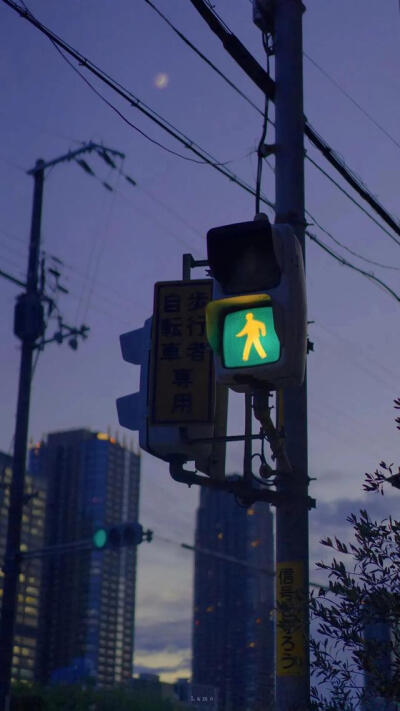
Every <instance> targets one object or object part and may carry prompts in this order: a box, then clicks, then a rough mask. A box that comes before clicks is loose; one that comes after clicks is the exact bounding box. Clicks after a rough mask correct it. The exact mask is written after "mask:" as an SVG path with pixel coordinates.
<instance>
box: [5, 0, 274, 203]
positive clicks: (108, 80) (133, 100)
mask: <svg viewBox="0 0 400 711" xmlns="http://www.w3.org/2000/svg"><path fill="white" fill-rule="evenodd" d="M2 2H3V3H5V4H6V5H8V6H9V7H11V8H12V9H13V10H15V11H16V12H18V14H19V15H21V17H23V18H24V19H26V20H27V21H28V22H30V23H31V24H32V25H34V26H35V27H36V28H37V29H38V30H39V31H40V32H42V33H43V34H45V35H46V36H47V37H48V38H49V39H50V41H51V42H55V43H56V44H57V45H58V46H59V47H61V48H62V49H63V50H64V51H65V52H67V54H69V55H70V56H72V57H73V58H74V59H75V60H76V61H77V62H79V64H80V65H82V66H84V67H86V69H88V71H89V72H91V73H92V74H94V75H95V76H96V77H97V78H98V79H100V80H101V81H102V82H103V83H105V84H106V85H107V86H108V87H110V88H111V89H113V91H115V92H116V93H117V94H119V96H121V97H122V98H123V99H125V100H126V101H128V103H129V104H130V105H131V106H133V107H135V108H136V109H138V110H139V111H140V112H141V113H143V114H144V115H145V116H147V117H148V118H149V119H150V120H151V121H153V122H154V123H156V124H157V125H158V126H159V127H160V128H162V129H163V130H164V131H166V133H168V134H169V135H170V136H172V137H173V138H175V139H176V140H177V141H178V142H179V143H181V144H182V145H184V146H185V148H187V149H188V150H190V151H192V152H193V153H194V154H195V155H197V156H198V157H199V158H201V159H202V160H203V161H204V163H207V164H208V165H210V166H211V167H213V168H214V169H215V170H217V171H218V172H220V173H222V175H224V176H225V177H227V178H228V179H229V180H230V181H231V182H233V183H236V184H237V185H239V186H240V187H241V188H243V190H246V192H248V193H250V194H251V195H255V190H254V189H253V188H252V187H251V186H250V185H248V184H247V183H246V182H245V181H244V180H242V179H241V178H238V176H237V175H235V174H234V173H232V171H230V170H229V169H228V168H226V167H225V166H224V165H222V164H221V163H219V161H217V160H216V159H215V158H214V157H213V156H211V154H210V153H208V151H205V150H204V149H203V148H201V146H199V145H198V144H197V143H195V142H194V141H192V140H191V139H190V138H189V137H188V136H186V135H185V134H183V133H182V132H181V131H180V130H179V129H177V128H176V127H175V126H173V124H171V123H170V122H169V121H167V120H166V119H164V118H163V117H162V116H161V115H160V114H158V113H157V112H156V111H154V110H153V109H151V108H150V107H149V106H148V105H146V104H145V103H144V102H143V101H141V99H139V98H138V97H137V96H135V95H134V94H133V93H132V92H130V91H129V90H127V89H125V88H124V87H123V86H122V85H121V84H119V82H117V81H116V80H114V79H113V78H112V77H110V76H109V75H108V74H106V73H105V72H104V71H103V70H101V69H100V68H99V67H97V66H96V65H95V64H94V63H93V62H91V61H90V60H89V59H87V58H86V57H84V56H83V55H82V54H81V53H80V52H78V51H77V50H75V49H73V48H72V47H71V46H70V45H68V44H67V43H66V42H65V41H64V40H62V39H61V38H60V37H58V36H57V35H56V34H55V33H54V32H52V31H51V30H49V29H48V28H47V27H45V25H43V24H42V23H41V22H39V20H37V19H36V18H35V17H34V15H32V14H31V13H30V12H29V11H27V10H24V9H23V8H21V7H19V6H18V5H17V4H16V3H15V2H13V0H2ZM261 200H262V201H263V202H264V203H265V204H266V205H268V206H269V207H271V208H273V207H274V206H273V203H272V202H270V201H269V200H268V199H267V198H266V197H265V196H262V197H261Z"/></svg>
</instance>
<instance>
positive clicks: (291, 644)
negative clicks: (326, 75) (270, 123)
mask: <svg viewBox="0 0 400 711" xmlns="http://www.w3.org/2000/svg"><path fill="white" fill-rule="evenodd" d="M253 3H254V5H253V7H254V20H255V22H256V23H257V24H258V26H259V27H260V28H261V29H262V31H263V32H265V33H270V34H272V37H273V47H274V51H275V96H274V101H275V147H274V152H275V176H276V177H275V179H276V182H275V204H276V222H277V223H285V224H291V225H292V227H293V229H294V230H295V233H296V236H297V238H298V240H299V242H300V245H301V248H302V251H303V256H304V251H305V250H304V232H305V218H304V146H303V136H304V114H303V66H302V64H303V47H302V15H303V11H304V9H305V8H304V5H303V3H302V2H301V0H274V2H271V0H253ZM277 412H278V418H277V429H278V431H280V433H281V434H283V436H284V442H285V450H286V454H287V457H288V461H289V462H290V465H291V470H292V472H291V473H287V474H285V475H284V476H278V477H277V491H278V493H279V494H280V495H281V496H282V501H281V502H280V503H279V504H278V506H277V513H276V565H277V571H276V572H277V608H278V611H277V619H278V626H277V650H276V652H277V653H276V711H295V710H298V711H306V709H309V707H310V680H309V666H310V663H309V612H308V590H309V571H308V566H309V555H308V503H309V502H308V498H307V497H308V463H307V386H306V379H305V380H304V383H303V385H302V386H301V387H299V388H291V389H286V390H284V391H280V392H279V393H278V395H277Z"/></svg>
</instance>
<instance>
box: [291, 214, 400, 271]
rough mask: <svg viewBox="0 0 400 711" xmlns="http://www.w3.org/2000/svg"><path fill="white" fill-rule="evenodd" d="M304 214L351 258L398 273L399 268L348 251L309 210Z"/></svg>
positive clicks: (348, 248) (351, 250) (350, 250)
mask: <svg viewBox="0 0 400 711" xmlns="http://www.w3.org/2000/svg"><path fill="white" fill-rule="evenodd" d="M305 212H306V214H307V215H308V217H310V219H311V220H312V221H313V223H314V224H315V225H316V226H317V227H318V229H320V230H321V232H323V233H324V234H326V236H327V237H329V238H330V239H331V240H332V241H333V242H335V244H337V245H338V246H339V247H342V249H345V250H346V252H349V254H352V255H353V257H357V259H361V260H362V261H363V262H367V263H368V264H372V265H373V266H375V267H380V268H381V269H392V270H395V271H400V267H394V266H391V265H390V264H382V262H376V261H375V260H374V259H368V257H364V256H363V255H362V254H360V253H359V252H356V251H355V250H354V249H350V247H347V246H346V245H345V244H343V242H340V241H339V240H338V239H337V238H336V237H334V236H333V234H332V232H329V230H327V229H326V228H325V227H322V225H321V224H320V223H319V222H318V220H317V219H316V218H315V217H314V215H312V214H311V212H310V211H309V210H305Z"/></svg>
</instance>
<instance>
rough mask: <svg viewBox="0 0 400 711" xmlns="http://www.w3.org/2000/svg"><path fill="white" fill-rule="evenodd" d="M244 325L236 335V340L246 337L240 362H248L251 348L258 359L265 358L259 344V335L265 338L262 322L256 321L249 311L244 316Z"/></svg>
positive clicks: (265, 355) (265, 331)
mask: <svg viewBox="0 0 400 711" xmlns="http://www.w3.org/2000/svg"><path fill="white" fill-rule="evenodd" d="M246 321H247V323H246V325H245V326H244V327H243V328H242V330H241V331H240V333H237V334H236V338H241V337H242V336H246V343H245V346H244V350H243V356H242V360H245V361H248V360H249V354H250V350H251V348H252V347H253V346H254V348H255V349H256V351H257V353H258V355H259V356H260V358H263V359H264V358H266V357H267V354H266V352H265V350H264V348H263V347H262V345H261V343H260V335H261V336H266V335H267V329H266V327H265V323H263V322H262V321H256V320H255V318H254V314H253V313H252V312H251V311H250V312H249V313H248V314H246Z"/></svg>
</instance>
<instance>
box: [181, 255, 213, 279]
mask: <svg viewBox="0 0 400 711" xmlns="http://www.w3.org/2000/svg"><path fill="white" fill-rule="evenodd" d="M195 267H208V260H207V259H197V260H196V259H193V256H192V255H191V254H183V255H182V279H183V281H190V272H191V270H192V269H194V268H195Z"/></svg>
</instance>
